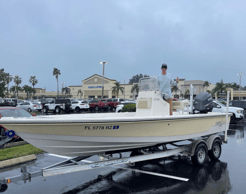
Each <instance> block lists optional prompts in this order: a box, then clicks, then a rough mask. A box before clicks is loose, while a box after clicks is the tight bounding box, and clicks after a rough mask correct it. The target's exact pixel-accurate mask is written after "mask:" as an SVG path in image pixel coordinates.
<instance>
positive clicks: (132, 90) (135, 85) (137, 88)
mask: <svg viewBox="0 0 246 194" xmlns="http://www.w3.org/2000/svg"><path fill="white" fill-rule="evenodd" d="M134 91H136V93H137V95H138V92H139V86H138V84H134V85H133V86H132V89H131V93H133V92H134ZM134 98H135V97H134Z"/></svg>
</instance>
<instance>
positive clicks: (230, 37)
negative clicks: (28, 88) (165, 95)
mask: <svg viewBox="0 0 246 194" xmlns="http://www.w3.org/2000/svg"><path fill="white" fill-rule="evenodd" d="M245 6H246V2H245V1H243V0H242V1H240V0H233V1H226V0H221V1H218V0H211V1H209V0H207V1H196V0H194V1H192V0H185V1H183V0H180V1H175V0H172V1H167V0H166V1H165V0H152V1H150V0H90V1H88V0H35V1H33V0H24V1H18V0H1V1H0V68H4V69H5V72H7V73H10V74H12V75H19V76H20V77H21V78H22V84H21V86H23V85H25V84H27V85H30V83H29V82H28V80H29V78H30V76H36V77H37V79H38V84H37V85H36V86H35V87H41V88H46V89H47V90H49V91H55V90H56V79H55V76H53V74H52V73H53V68H58V69H59V70H60V71H61V75H60V76H59V83H61V82H65V85H66V86H70V85H81V81H82V80H83V79H85V78H87V77H89V76H91V75H93V74H99V75H102V65H100V64H99V62H100V61H107V62H108V64H107V65H106V68H105V76H106V77H108V78H110V79H116V80H117V81H120V82H121V83H123V79H128V80H129V79H130V78H132V76H134V75H136V74H139V73H142V74H148V75H150V76H157V75H159V74H160V73H161V70H160V68H161V64H162V63H167V64H168V72H169V73H171V74H172V76H173V78H176V77H177V76H178V77H179V78H184V79H186V80H203V81H209V82H211V83H214V84H215V83H216V82H219V81H220V80H221V79H223V80H224V82H225V83H228V82H236V83H239V76H237V73H245V74H246V65H245V58H246V55H245V47H246V35H245V34H246V33H245V32H246V20H245V18H246V12H245ZM13 84H14V83H13V82H12V83H11V85H13ZM60 85H61V84H60ZM245 85H246V75H244V76H242V86H245Z"/></svg>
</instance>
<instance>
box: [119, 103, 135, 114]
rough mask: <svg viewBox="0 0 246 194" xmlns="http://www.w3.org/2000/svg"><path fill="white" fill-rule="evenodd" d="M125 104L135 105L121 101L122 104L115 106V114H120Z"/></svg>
mask: <svg viewBox="0 0 246 194" xmlns="http://www.w3.org/2000/svg"><path fill="white" fill-rule="evenodd" d="M127 104H136V102H135V101H123V102H120V103H119V104H118V105H117V106H116V111H115V112H116V113H119V112H121V110H122V108H123V107H124V106H125V105H127Z"/></svg>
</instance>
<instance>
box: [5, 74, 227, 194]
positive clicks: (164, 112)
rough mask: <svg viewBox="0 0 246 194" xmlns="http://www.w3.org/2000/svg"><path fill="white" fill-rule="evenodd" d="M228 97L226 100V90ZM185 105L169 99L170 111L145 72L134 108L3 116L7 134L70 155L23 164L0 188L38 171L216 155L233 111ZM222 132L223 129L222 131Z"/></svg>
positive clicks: (48, 172)
mask: <svg viewBox="0 0 246 194" xmlns="http://www.w3.org/2000/svg"><path fill="white" fill-rule="evenodd" d="M227 97H228V99H229V94H227ZM228 101H229V100H227V102H228ZM191 102H192V100H191ZM188 104H189V102H187V101H176V102H173V108H174V109H176V110H179V111H174V112H173V115H170V112H169V111H170V107H169V104H168V103H167V102H166V101H164V100H163V98H162V96H161V93H160V91H159V86H158V81H157V79H156V78H155V77H149V78H145V79H142V80H140V91H139V96H138V98H137V103H136V112H134V113H128V112H127V113H106V114H78V115H74V114H73V115H52V116H37V117H30V118H4V117H2V118H1V119H0V125H2V126H4V127H5V128H7V134H8V135H9V136H11V137H13V136H14V135H18V136H20V137H21V138H22V139H24V140H25V141H27V142H28V143H30V144H32V145H34V146H35V147H38V148H40V149H42V150H44V151H46V152H49V153H53V154H58V155H63V156H67V157H70V158H69V159H68V160H65V161H63V162H60V163H57V164H54V165H52V166H49V167H46V168H43V169H41V170H40V171H37V172H27V170H26V167H25V166H23V167H21V168H22V170H21V172H22V174H21V175H19V176H15V177H9V178H3V179H1V180H0V191H5V190H6V189H7V185H6V184H7V183H10V182H15V181H19V180H24V182H26V180H29V181H30V180H31V178H33V177H36V176H44V177H46V176H53V175H58V174H65V173H71V172H77V171H82V170H88V169H95V168H101V167H108V166H113V165H120V164H128V165H130V166H132V165H134V164H135V163H136V162H141V161H146V160H153V159H159V158H165V157H169V156H173V155H176V154H179V153H181V154H183V155H185V156H188V157H191V159H192V161H193V163H194V164H197V165H203V164H204V163H205V162H206V160H207V158H208V157H207V156H209V158H210V159H211V160H216V159H218V158H219V157H220V155H221V150H222V149H221V145H222V143H223V142H224V143H226V141H227V130H228V128H229V122H230V116H231V114H228V106H227V113H212V112H207V113H202V114H189V112H184V109H185V108H187V105H188ZM227 104H229V103H227ZM190 105H191V106H192V104H190ZM220 132H224V136H223V135H220V134H219V133H220ZM181 142H186V143H185V144H182V143H181ZM187 142H189V143H187ZM180 143H181V144H180ZM168 146H171V148H170V147H168ZM123 152H130V155H129V156H128V157H125V156H124V157H123V155H122V153H123ZM94 155H98V156H100V160H99V161H96V162H92V163H89V164H85V163H83V161H84V159H85V158H88V157H90V156H94ZM161 176H164V177H168V178H174V179H178V180H184V179H182V178H179V177H174V176H169V175H161ZM185 181H187V180H185Z"/></svg>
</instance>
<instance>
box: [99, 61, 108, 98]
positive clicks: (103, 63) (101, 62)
mask: <svg viewBox="0 0 246 194" xmlns="http://www.w3.org/2000/svg"><path fill="white" fill-rule="evenodd" d="M100 64H102V65H103V80H102V98H101V99H103V90H104V83H103V82H104V65H105V64H108V62H103V61H100Z"/></svg>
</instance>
